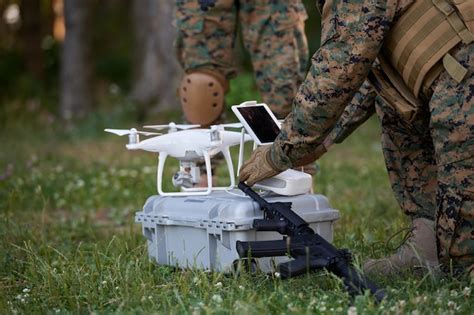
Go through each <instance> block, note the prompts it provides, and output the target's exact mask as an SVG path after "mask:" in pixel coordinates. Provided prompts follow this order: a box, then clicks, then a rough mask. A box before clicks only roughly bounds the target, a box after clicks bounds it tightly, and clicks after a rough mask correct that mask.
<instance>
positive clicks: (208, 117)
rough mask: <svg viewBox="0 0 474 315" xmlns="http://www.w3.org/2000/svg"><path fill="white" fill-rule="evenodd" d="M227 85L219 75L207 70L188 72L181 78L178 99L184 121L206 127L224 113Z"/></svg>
mask: <svg viewBox="0 0 474 315" xmlns="http://www.w3.org/2000/svg"><path fill="white" fill-rule="evenodd" d="M227 89H228V83H227V81H226V79H225V77H224V76H222V75H221V74H219V73H217V72H215V71H212V70H207V69H201V70H197V71H194V72H190V73H188V74H186V75H185V76H184V77H183V80H182V81H181V86H180V87H179V98H180V100H181V106H182V108H183V113H184V116H185V118H186V120H187V121H188V122H189V123H191V124H199V125H201V126H203V127H207V126H209V125H211V124H212V123H214V122H215V121H217V120H218V119H219V116H220V115H221V114H222V112H223V111H224V95H225V92H227Z"/></svg>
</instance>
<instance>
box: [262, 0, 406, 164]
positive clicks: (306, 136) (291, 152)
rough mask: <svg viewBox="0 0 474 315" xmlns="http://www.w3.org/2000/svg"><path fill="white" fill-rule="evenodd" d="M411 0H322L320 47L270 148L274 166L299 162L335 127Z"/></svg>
mask: <svg viewBox="0 0 474 315" xmlns="http://www.w3.org/2000/svg"><path fill="white" fill-rule="evenodd" d="M413 1H414V0H344V1H342V0H329V1H326V3H325V5H324V7H323V10H322V13H321V16H322V37H321V39H322V41H321V47H320V48H319V50H318V51H317V52H316V53H315V54H314V56H313V57H312V59H311V68H310V70H309V72H308V74H307V76H306V79H305V81H304V82H303V84H302V85H301V86H300V88H299V91H298V93H297V95H296V97H295V100H294V103H293V109H292V112H291V113H290V114H289V115H288V116H287V118H286V119H285V122H284V123H283V125H282V130H281V133H280V135H279V136H278V138H277V139H276V141H275V143H274V144H273V146H272V149H271V156H272V160H273V162H274V164H275V166H277V167H278V168H280V169H286V168H289V167H291V166H292V165H293V164H296V162H297V161H299V160H303V159H304V158H305V156H308V155H310V153H311V152H313V151H314V150H315V148H316V147H318V146H319V145H321V143H322V142H323V140H324V139H325V138H326V136H328V134H329V133H330V132H331V130H333V129H334V127H337V126H336V123H337V121H338V119H339V118H340V117H341V115H342V114H343V112H344V110H345V108H346V106H347V105H348V104H349V102H350V101H351V100H352V98H353V97H354V95H355V94H356V92H357V91H359V89H360V88H361V86H362V84H363V83H364V81H365V80H366V78H367V75H368V73H369V71H370V69H371V67H372V65H373V63H374V61H375V59H376V57H377V55H378V54H379V51H380V49H381V47H382V44H383V41H384V38H385V37H386V35H387V33H388V32H389V30H390V25H391V24H392V23H393V22H394V21H395V20H396V19H397V18H398V17H399V16H400V15H401V14H402V13H403V11H404V10H405V9H406V8H407V7H408V6H409V5H410V4H412V3H413ZM362 94H363V93H362ZM355 100H357V97H356V99H355ZM367 108H371V106H368V107H367ZM367 114H369V113H367ZM370 114H371V113H370ZM358 115H360V114H358ZM362 116H364V115H362ZM369 116H370V115H369ZM366 117H368V116H366ZM366 117H365V118H364V119H366ZM343 118H344V117H343ZM342 121H344V119H343V120H342ZM345 121H346V122H347V121H348V120H345ZM349 129H350V128H349Z"/></svg>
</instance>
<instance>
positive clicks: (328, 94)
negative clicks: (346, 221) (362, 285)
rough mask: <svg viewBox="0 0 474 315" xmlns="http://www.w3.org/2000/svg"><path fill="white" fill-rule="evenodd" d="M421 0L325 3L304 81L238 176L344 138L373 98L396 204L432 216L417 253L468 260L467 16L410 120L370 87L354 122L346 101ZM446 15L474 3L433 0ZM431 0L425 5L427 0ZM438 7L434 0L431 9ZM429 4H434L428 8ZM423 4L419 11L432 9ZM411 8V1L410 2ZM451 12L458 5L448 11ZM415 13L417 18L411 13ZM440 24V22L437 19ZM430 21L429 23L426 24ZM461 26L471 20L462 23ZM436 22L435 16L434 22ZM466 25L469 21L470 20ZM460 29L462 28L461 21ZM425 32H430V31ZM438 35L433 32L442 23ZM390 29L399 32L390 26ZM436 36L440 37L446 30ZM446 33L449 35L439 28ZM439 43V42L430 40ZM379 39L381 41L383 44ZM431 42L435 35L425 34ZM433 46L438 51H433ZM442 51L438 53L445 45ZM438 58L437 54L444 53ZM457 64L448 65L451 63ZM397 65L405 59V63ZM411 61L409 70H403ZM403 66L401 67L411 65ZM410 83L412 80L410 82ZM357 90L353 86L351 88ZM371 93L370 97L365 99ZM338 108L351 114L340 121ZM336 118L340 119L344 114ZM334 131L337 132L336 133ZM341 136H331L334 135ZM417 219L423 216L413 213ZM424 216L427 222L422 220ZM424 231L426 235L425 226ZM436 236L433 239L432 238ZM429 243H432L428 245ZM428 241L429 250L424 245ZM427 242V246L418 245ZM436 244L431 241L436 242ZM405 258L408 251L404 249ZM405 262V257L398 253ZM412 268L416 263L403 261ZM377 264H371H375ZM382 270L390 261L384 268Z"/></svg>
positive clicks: (473, 215) (471, 218)
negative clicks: (273, 136) (275, 130)
mask: <svg viewBox="0 0 474 315" xmlns="http://www.w3.org/2000/svg"><path fill="white" fill-rule="evenodd" d="M419 3H421V0H416V1H415V0H383V1H377V0H362V1H353V0H347V1H338V0H332V1H327V2H326V4H325V5H324V9H323V11H322V17H323V32H322V44H321V48H320V49H319V51H318V52H316V54H315V55H314V56H313V58H312V65H311V69H310V71H309V73H308V75H307V77H306V80H305V81H304V82H303V84H302V85H301V87H300V89H299V91H298V93H297V95H296V98H295V101H294V103H293V109H292V112H291V114H290V115H289V116H288V117H287V119H286V120H285V122H284V124H283V126H282V131H281V133H280V135H279V136H278V138H277V140H276V141H275V143H274V144H273V145H272V146H269V147H261V148H258V149H257V150H256V151H255V152H254V153H253V155H252V157H251V158H250V159H249V161H248V162H247V163H246V164H244V165H243V167H242V169H241V171H240V180H245V181H247V183H249V184H253V183H255V182H257V181H260V180H262V179H264V178H267V177H270V176H273V175H275V174H277V173H279V172H281V171H283V170H285V169H288V168H290V167H293V166H295V165H299V164H300V163H307V162H308V161H311V160H314V159H315V158H317V157H319V156H320V155H321V154H322V153H323V152H325V149H324V146H323V141H324V139H326V137H327V135H328V134H329V133H330V132H331V130H332V132H333V134H334V133H335V134H336V135H339V136H340V138H344V137H345V136H346V135H347V134H348V133H350V131H351V130H353V129H354V127H357V125H358V122H357V121H359V122H360V121H363V120H364V119H366V117H367V116H369V115H370V114H371V111H372V112H373V106H371V105H370V103H372V104H373V102H374V101H375V108H376V112H377V115H378V116H379V119H380V120H381V125H382V143H383V148H384V156H385V160H386V164H387V169H388V172H389V178H390V180H391V183H392V187H393V190H394V192H395V195H396V197H397V199H398V201H399V202H400V205H401V208H402V209H403V210H404V211H405V213H407V214H408V215H410V216H411V217H412V219H413V222H415V220H416V219H417V218H420V219H423V220H426V222H428V221H430V219H434V220H435V221H434V222H433V221H432V222H433V226H434V231H435V233H433V232H434V231H433V230H431V229H430V226H429V224H423V225H424V227H420V226H416V225H415V226H414V228H415V231H416V229H417V228H418V229H419V230H420V231H422V232H419V234H421V236H420V237H418V239H415V243H416V244H415V245H418V246H419V247H418V248H416V249H417V250H420V251H421V254H420V255H421V256H425V255H426V256H431V257H428V258H427V259H426V261H428V260H429V259H431V258H432V256H433V253H434V255H435V256H436V252H437V256H438V258H439V261H440V262H441V263H442V266H443V267H444V268H451V267H452V268H454V269H455V270H461V271H466V270H467V271H468V272H470V273H471V275H472V274H473V269H474V157H473V155H474V137H473V133H474V109H473V106H472V104H473V103H474V60H473V56H474V44H473V40H472V38H473V37H472V32H473V29H472V26H473V25H472V20H470V21H469V20H468V19H465V20H464V22H465V25H464V26H463V25H462V24H457V25H458V26H459V25H461V27H460V28H461V31H462V34H461V33H460V37H462V41H461V42H460V41H457V42H455V46H454V47H453V48H450V50H449V56H448V57H446V55H445V58H443V61H442V62H441V61H440V62H438V63H437V65H443V66H444V68H443V67H440V70H439V72H438V73H437V74H436V75H434V76H432V80H431V81H430V84H428V85H427V88H424V89H422V90H421V92H420V93H419V94H418V95H416V98H417V100H418V101H419V104H420V105H419V107H417V108H416V111H415V112H416V114H415V115H413V116H412V117H410V118H409V119H408V118H407V117H406V116H405V115H403V114H402V111H400V108H394V106H393V103H390V102H388V101H387V100H388V98H387V97H385V96H386V95H384V94H382V93H380V91H379V90H378V89H377V87H376V85H373V86H374V87H376V88H375V89H376V90H377V96H375V95H374V94H373V93H372V92H370V91H368V93H366V94H367V96H368V101H369V102H366V103H363V102H362V103H361V107H360V108H361V109H362V112H364V111H365V112H366V115H363V114H362V115H361V114H360V113H361V111H359V112H358V113H357V115H356V116H354V117H357V119H358V120H357V121H356V123H351V122H350V121H351V119H350V116H351V115H352V116H353V115H354V114H351V113H350V111H347V109H346V112H344V110H345V106H346V104H348V102H349V101H350V100H351V98H352V97H353V95H354V94H355V93H356V91H357V90H358V89H359V87H360V86H361V85H362V84H363V82H364V80H366V79H367V78H368V77H369V79H370V76H369V72H370V71H371V70H372V72H371V73H373V72H374V69H373V68H372V67H373V65H374V61H375V60H376V58H377V57H379V58H380V55H381V54H385V52H386V50H387V49H388V48H387V45H388V44H387V42H388V39H389V38H390V36H392V35H393V33H394V32H392V33H391V31H392V30H393V29H395V26H396V25H397V21H398V20H401V19H402V18H403V16H404V15H405V14H408V13H407V12H409V10H410V7H411V6H412V5H413V6H414V7H415V5H419ZM434 3H437V4H441V5H440V6H439V7H436V8H437V9H439V10H440V11H441V12H442V13H443V14H444V13H446V12H447V13H446V16H447V17H448V18H449V16H453V15H454V14H456V15H458V16H459V15H462V14H463V12H470V11H469V10H466V9H464V10H462V9H460V8H461V6H462V5H466V6H469V5H472V2H469V1H464V0H456V1H455V3H456V6H458V5H459V7H457V8H454V9H453V6H452V2H447V1H446V2H443V1H433V4H434ZM427 4H430V5H433V4H431V1H430V2H429V3H427ZM436 8H435V9H436ZM433 10H434V9H433ZM433 10H423V11H422V10H420V12H418V13H420V14H424V13H425V12H426V13H430V14H431V13H433V12H438V11H436V10H434V11H433ZM412 12H413V10H412ZM452 12H455V13H452ZM415 21H417V20H415ZM440 23H441V22H440ZM428 24H429V23H427V24H425V25H428ZM466 25H467V26H466ZM435 26H436V25H435ZM466 27H467V28H466ZM456 31H459V29H457V30H456ZM431 33H433V34H432V35H430V36H436V35H437V34H436V32H431ZM438 34H439V32H438ZM393 36H395V35H393ZM440 38H443V37H442V36H441V37H440ZM444 38H447V36H444ZM433 42H435V43H436V41H433ZM384 44H385V45H384ZM431 44H432V43H431ZM435 52H436V51H435ZM443 54H444V53H443ZM441 57H442V56H441ZM453 64H455V67H454V69H455V70H456V71H452V70H453V67H451V66H450V65H453ZM402 66H403V64H402ZM408 70H411V69H408ZM408 70H407V71H408ZM409 87H410V88H411V86H409ZM356 96H357V95H356ZM366 101H367V100H366ZM341 115H342V117H343V118H344V115H346V116H347V117H349V120H346V121H345V122H344V119H343V120H342V122H343V123H345V124H346V127H344V126H342V128H341V126H340V125H339V126H338V124H337V121H338V119H339V118H340V117H341ZM340 121H341V120H340ZM336 139H337V136H336ZM337 141H338V140H336V142H337ZM418 222H420V221H418ZM423 222H425V221H423ZM430 233H431V234H432V235H430ZM434 243H436V245H437V246H434ZM430 247H434V250H433V249H431V248H430ZM426 248H428V249H426ZM424 249H425V250H427V252H428V253H426V252H423V250H424ZM436 249H437V250H436ZM406 255H411V257H414V256H417V253H416V252H415V253H414V254H413V253H411V254H408V250H407V249H406V248H405V249H404V250H402V251H400V252H398V253H397V254H396V255H392V256H390V257H389V258H388V259H385V260H383V259H382V260H378V261H369V262H368V269H370V268H373V267H374V265H376V264H378V263H381V264H382V265H384V266H387V265H388V263H389V264H393V265H397V264H398V263H399V262H400V260H403V259H405V258H404V257H403V256H406ZM410 259H411V258H410ZM403 263H406V262H403ZM407 265H408V266H411V267H413V263H408V264H407ZM376 268H377V267H376V266H375V269H376ZM382 269H383V270H384V271H386V270H387V269H386V268H382Z"/></svg>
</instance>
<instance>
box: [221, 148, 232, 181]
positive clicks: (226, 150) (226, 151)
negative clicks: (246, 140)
mask: <svg viewBox="0 0 474 315" xmlns="http://www.w3.org/2000/svg"><path fill="white" fill-rule="evenodd" d="M222 154H223V155H224V158H225V161H226V163H227V169H228V170H229V177H230V186H229V189H233V188H234V187H235V176H234V164H232V157H231V155H230V150H229V147H226V148H224V149H222Z"/></svg>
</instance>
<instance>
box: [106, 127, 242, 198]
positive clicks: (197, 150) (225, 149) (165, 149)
mask: <svg viewBox="0 0 474 315" xmlns="http://www.w3.org/2000/svg"><path fill="white" fill-rule="evenodd" d="M144 127H145V128H154V129H165V128H167V129H168V133H167V134H164V135H161V134H159V133H154V132H147V131H138V130H136V129H135V128H132V129H130V130H126V129H105V131H107V132H110V133H114V134H116V135H119V136H123V135H129V143H128V144H127V145H126V147H127V149H129V150H145V151H149V152H157V153H159V155H158V170H157V190H158V193H159V194H160V195H163V196H182V195H186V196H189V195H208V194H210V193H211V192H212V190H224V189H232V188H234V187H235V173H234V166H233V164H232V158H231V155H230V150H229V147H231V146H234V145H237V144H239V143H240V144H242V143H243V142H246V141H249V140H251V138H250V136H249V135H247V134H244V133H243V132H235V131H227V130H225V129H224V128H243V126H242V124H240V123H234V124H222V125H215V126H211V128H210V129H195V128H197V127H199V125H179V124H175V123H173V122H171V123H169V124H168V125H149V126H144ZM139 134H142V135H145V136H152V135H154V136H155V137H153V138H149V139H146V140H143V141H140V140H139V136H138V135H139ZM242 147H243V146H241V150H243V149H242ZM219 152H222V154H223V155H224V158H225V161H226V163H227V168H228V171H229V177H230V185H229V186H228V187H213V185H212V170H211V158H212V157H214V156H215V155H217V154H218V153H219ZM240 155H242V153H241V154H240ZM168 156H172V157H174V158H176V159H178V160H179V164H180V166H179V171H178V172H177V173H176V174H175V175H174V176H173V185H174V186H175V187H179V188H181V191H180V192H164V191H163V188H162V184H163V170H164V166H165V161H166V158H167V157H168ZM203 160H204V163H205V165H206V172H207V187H195V186H196V185H197V184H199V179H200V169H199V167H198V166H197V162H200V161H203Z"/></svg>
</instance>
